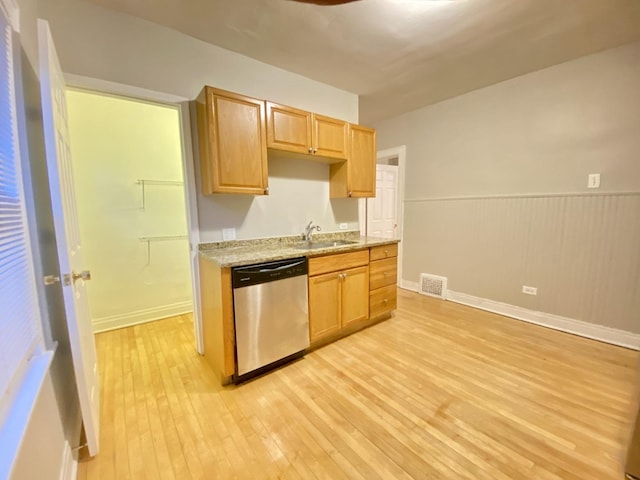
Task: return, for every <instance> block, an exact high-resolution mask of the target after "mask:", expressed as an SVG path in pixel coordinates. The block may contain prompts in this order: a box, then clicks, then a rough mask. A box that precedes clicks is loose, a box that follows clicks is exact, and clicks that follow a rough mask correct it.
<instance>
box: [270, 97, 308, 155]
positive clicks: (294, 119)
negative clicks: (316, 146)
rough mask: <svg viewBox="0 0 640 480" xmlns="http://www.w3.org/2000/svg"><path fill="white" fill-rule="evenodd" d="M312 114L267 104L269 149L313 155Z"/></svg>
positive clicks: (271, 103)
mask: <svg viewBox="0 0 640 480" xmlns="http://www.w3.org/2000/svg"><path fill="white" fill-rule="evenodd" d="M311 134H312V126H311V113H310V112H305V111H304V110H298V109H297V108H292V107H287V106H284V105H278V104H277V103H273V102H267V147H268V148H275V149H278V150H285V151H287V152H295V153H306V154H309V153H312V151H311Z"/></svg>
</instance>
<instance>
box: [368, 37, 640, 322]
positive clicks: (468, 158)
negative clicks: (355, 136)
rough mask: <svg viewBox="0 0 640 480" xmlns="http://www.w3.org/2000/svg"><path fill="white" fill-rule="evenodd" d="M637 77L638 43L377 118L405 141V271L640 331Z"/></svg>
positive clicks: (392, 137)
mask: <svg viewBox="0 0 640 480" xmlns="http://www.w3.org/2000/svg"><path fill="white" fill-rule="evenodd" d="M639 85H640V43H634V44H630V45H626V46H623V47H619V48H616V49H612V50H609V51H605V52H602V53H599V54H595V55H591V56H587V57H583V58H581V59H578V60H575V61H572V62H568V63H564V64H561V65H557V66H554V67H551V68H548V69H545V70H542V71H539V72H535V73H532V74H529V75H525V76H522V77H519V78H516V79H513V80H509V81H507V82H504V83H501V84H498V85H494V86H491V87H487V88H484V89H482V90H478V91H475V92H471V93H469V94H466V95H463V96H460V97H457V98H454V99H451V100H448V101H445V102H442V103H439V104H436V105H433V106H430V107H426V108H423V109H420V110H416V111H414V112H410V113H407V114H405V115H402V116H399V117H396V118H393V119H390V120H387V121H383V122H381V123H379V124H378V125H375V126H376V127H377V128H378V140H379V148H381V149H382V148H389V147H393V146H397V145H406V146H407V168H406V191H405V219H404V225H405V227H404V235H405V238H404V255H405V256H404V264H403V267H404V273H403V275H404V280H408V281H413V282H417V281H418V279H419V274H420V273H421V272H425V273H434V274H438V275H444V276H447V277H448V278H449V288H450V289H451V290H454V291H458V292H461V293H466V294H469V295H474V296H477V297H482V298H488V299H491V300H496V301H500V302H504V303H508V304H512V305H516V306H521V307H524V308H529V309H533V310H538V311H542V312H547V313H552V314H556V315H562V316H565V317H569V318H574V319H577V320H583V321H586V322H591V323H595V324H600V325H606V326H610V327H614V328H618V329H622V330H626V331H630V332H635V333H640V320H639V317H638V312H639V311H640V278H639V275H640V274H639V272H640V253H639V252H640V247H639V246H640V157H639V156H638V155H639V152H640V134H639V133H640V131H639V130H638V126H639V125H640V88H639V87H638V86H639ZM589 173H600V174H601V175H602V177H601V188H600V189H599V190H588V189H587V188H586V184H587V175H588V174H589ZM625 192H627V193H625ZM593 193H597V194H599V195H597V196H591V194H593ZM522 285H530V286H535V287H537V288H538V295H537V296H535V297H531V296H527V295H524V294H522V293H521V288H522Z"/></svg>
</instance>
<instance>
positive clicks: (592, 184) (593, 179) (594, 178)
mask: <svg viewBox="0 0 640 480" xmlns="http://www.w3.org/2000/svg"><path fill="white" fill-rule="evenodd" d="M587 188H600V174H599V173H590V174H589V178H588V179H587Z"/></svg>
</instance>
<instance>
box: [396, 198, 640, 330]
mask: <svg viewBox="0 0 640 480" xmlns="http://www.w3.org/2000/svg"><path fill="white" fill-rule="evenodd" d="M404 220H405V230H404V239H403V242H404V249H405V250H404V251H405V259H404V265H403V267H404V274H403V276H404V280H407V281H410V282H417V281H418V279H419V276H420V273H431V274H435V275H442V276H445V277H448V279H449V288H450V289H451V290H454V291H457V292H461V293H466V294H468V295H473V296H476V297H481V298H486V299H490V300H494V301H498V302H503V303H507V304H510V305H515V306H519V307H522V308H526V309H529V310H534V311H540V312H546V313H550V314H554V315H559V316H562V317H567V318H573V319H577V320H581V321H584V322H589V323H594V324H598V325H604V326H607V327H611V328H615V329H619V330H624V331H628V332H634V333H640V192H622V193H597V194H582V193H576V194H561V195H521V196H518V195H511V196H487V197H457V198H453V197H452V198H432V199H408V200H406V201H405V219H404ZM523 285H527V286H532V287H536V288H537V289H538V292H537V295H536V296H532V295H526V294H524V293H522V286H523Z"/></svg>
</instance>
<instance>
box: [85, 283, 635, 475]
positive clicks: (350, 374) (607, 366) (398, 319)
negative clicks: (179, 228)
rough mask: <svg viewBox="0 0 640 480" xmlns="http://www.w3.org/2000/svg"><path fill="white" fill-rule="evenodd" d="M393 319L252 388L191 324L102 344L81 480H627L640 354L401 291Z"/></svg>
mask: <svg viewBox="0 0 640 480" xmlns="http://www.w3.org/2000/svg"><path fill="white" fill-rule="evenodd" d="M398 297H399V298H398V310H397V311H396V313H395V315H394V318H392V319H390V320H388V321H385V322H383V323H380V324H378V325H376V326H374V327H371V328H369V329H366V330H364V331H361V332H359V333H357V334H355V335H352V336H350V337H348V338H345V339H342V340H340V341H338V342H336V343H334V344H331V345H328V346H326V347H324V348H322V349H319V350H316V351H314V352H312V353H310V354H308V355H307V356H306V357H305V358H304V359H302V360H299V361H297V362H296V363H293V364H290V365H288V366H286V367H284V368H281V369H280V370H277V371H275V372H272V373H270V374H268V375H265V376H263V377H261V378H259V379H256V380H254V381H251V382H248V383H246V384H244V385H241V386H239V387H235V386H231V387H227V388H224V389H222V388H221V387H218V386H216V385H215V382H214V380H213V375H212V374H211V372H210V370H209V369H208V367H207V365H206V363H205V361H204V360H203V358H201V357H199V356H198V355H197V354H196V353H195V351H194V347H193V343H194V342H193V333H192V332H193V329H192V320H191V317H190V316H181V317H173V318H171V319H167V320H162V321H158V322H154V323H149V324H145V325H140V326H135V327H131V328H126V329H122V330H116V331H112V332H107V333H102V334H99V335H98V336H97V348H98V355H99V365H100V371H101V375H102V395H103V397H102V398H103V401H102V425H101V428H102V430H101V449H102V450H101V453H100V454H99V455H98V456H97V457H95V458H93V459H90V460H85V461H82V462H81V463H80V465H79V473H78V478H79V479H118V480H120V479H126V478H134V479H138V478H141V479H142V478H152V479H155V478H167V479H190V478H204V479H234V478H235V479H268V478H311V479H315V478H318V479H332V480H333V479H366V480H370V479H403V478H407V479H408V478H416V479H422V478H429V479H474V480H475V479H492V480H494V479H518V480H523V479H563V480H564V479H575V480H585V479H594V480H607V479H622V478H623V473H622V472H623V464H624V456H625V452H626V446H627V442H628V440H629V435H630V430H631V423H632V421H633V415H634V412H633V411H632V410H633V408H634V404H635V395H636V391H637V389H638V387H639V385H638V368H639V367H638V360H639V355H640V354H639V353H638V352H635V351H632V350H626V349H623V348H618V347H614V346H611V345H606V344H603V343H599V342H595V341H592V340H587V339H584V338H580V337H576V336H572V335H568V334H564V333H560V332H556V331H553V330H549V329H545V328H542V327H538V326H534V325H530V324H527V323H524V322H519V321H516V320H512V319H508V318H505V317H501V316H499V315H494V314H491V313H487V312H482V311H479V310H474V309H472V308H468V307H465V306H461V305H457V304H455V303H451V302H444V301H440V300H436V299H431V298H428V297H424V296H421V295H418V294H414V293H410V292H407V291H403V290H399V295H398Z"/></svg>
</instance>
